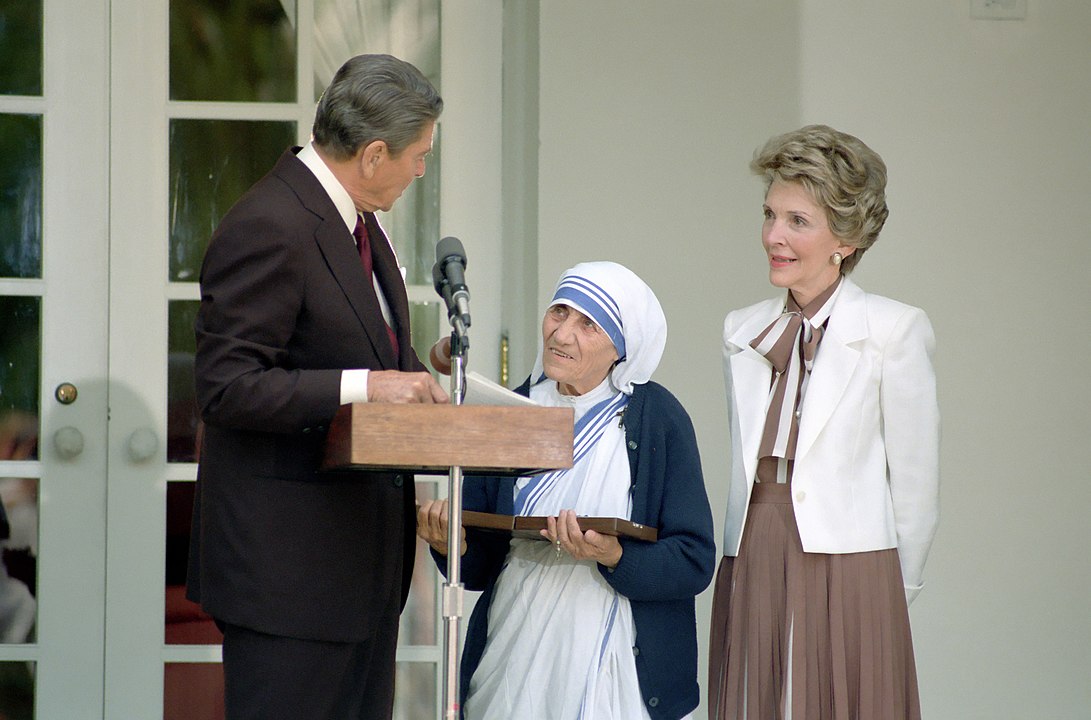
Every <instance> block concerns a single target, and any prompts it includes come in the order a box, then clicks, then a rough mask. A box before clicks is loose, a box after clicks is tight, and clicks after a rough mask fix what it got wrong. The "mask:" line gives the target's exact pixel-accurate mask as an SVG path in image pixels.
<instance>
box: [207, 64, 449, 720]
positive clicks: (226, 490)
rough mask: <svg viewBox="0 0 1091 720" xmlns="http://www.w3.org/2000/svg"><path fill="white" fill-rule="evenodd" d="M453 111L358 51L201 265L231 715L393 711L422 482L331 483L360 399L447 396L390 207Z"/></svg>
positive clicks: (212, 528)
mask: <svg viewBox="0 0 1091 720" xmlns="http://www.w3.org/2000/svg"><path fill="white" fill-rule="evenodd" d="M442 107H443V101H442V100H441V99H440V97H439V95H438V94H437V93H436V90H435V88H433V87H432V85H431V84H430V83H429V82H428V81H427V80H426V79H425V78H424V76H423V75H421V73H420V72H419V71H418V70H417V69H416V68H415V67H413V66H412V65H410V64H408V63H406V62H403V61H401V60H398V59H396V58H393V57H390V56H385V55H362V56H359V57H355V58H352V59H351V60H349V61H348V62H347V63H345V65H344V66H342V68H341V69H340V70H339V71H338V72H337V75H336V76H335V77H334V79H333V82H332V83H331V84H330V86H329V87H328V88H327V89H326V92H325V93H324V94H323V96H322V99H321V101H320V102H319V104H318V109H317V111H316V114H315V120H314V127H313V130H312V134H313V139H312V141H311V142H310V143H309V144H308V145H307V146H306V147H303V148H292V149H290V150H288V151H286V152H285V153H284V155H283V156H282V157H281V158H280V160H279V161H278V162H277V164H276V166H275V167H274V168H273V169H272V171H270V172H269V174H268V175H266V176H265V177H264V178H262V179H261V180H260V181H258V182H257V183H256V184H255V185H254V186H253V187H252V188H251V189H250V190H249V191H248V192H247V193H246V194H245V195H244V196H243V197H242V198H241V199H240V200H239V201H238V203H236V205H235V206H234V207H232V208H231V210H230V211H229V212H228V213H227V215H226V216H225V217H224V219H223V221H222V222H221V223H220V226H219V227H218V228H217V230H216V232H215V233H214V235H213V237H212V240H211V242H210V243H209V248H208V251H207V253H206V255H205V261H204V265H203V267H202V270H201V309H200V313H199V315H198V318H197V323H196V332H197V353H196V379H197V397H198V402H199V403H200V407H201V415H202V418H203V420H204V423H205V429H204V436H203V440H202V447H201V456H200V466H199V470H198V476H197V498H196V503H195V508H194V524H193V534H192V540H191V547H190V568H189V578H188V590H187V596H188V597H189V598H190V599H191V600H193V601H195V602H198V603H200V604H201V606H202V607H203V608H204V610H205V611H206V612H207V613H209V614H210V615H211V616H212V617H213V618H215V619H216V621H217V624H218V625H219V626H220V628H221V629H222V630H223V633H224V642H223V664H224V676H225V686H226V690H225V704H226V709H227V718H228V720H239V719H244V718H247V719H248V718H253V719H255V720H257V719H258V718H262V719H268V718H300V719H304V718H305V719H306V720H320V719H328V720H344V719H346V718H353V719H354V720H355V719H358V718H359V719H364V718H367V719H369V720H370V719H371V718H382V719H384V720H385V719H387V718H390V716H391V713H392V707H393V688H394V653H395V647H396V644H397V630H398V616H399V614H400V612H401V610H402V608H403V607H404V606H405V600H406V597H407V595H408V592H409V582H410V576H411V574H412V568H413V550H414V530H415V512H414V507H415V495H414V487H413V478H412V476H403V475H401V474H391V473H369V474H361V473H356V472H352V473H347V472H319V464H320V462H321V458H322V452H323V446H324V441H325V434H326V428H327V427H328V424H329V422H330V421H331V419H332V418H333V416H334V414H335V413H336V411H337V409H338V407H339V406H340V405H342V404H345V403H351V402H422V403H437V402H447V395H446V393H444V391H443V389H442V388H441V387H440V386H439V385H438V384H437V383H436V382H435V380H434V379H433V378H432V376H431V375H429V374H428V373H427V372H426V371H425V368H424V365H422V364H421V362H420V360H419V359H418V358H417V355H416V353H415V352H414V351H413V348H412V347H411V346H410V336H409V304H408V300H407V298H406V292H405V285H404V282H403V280H402V276H401V274H400V272H399V270H398V266H397V260H396V258H395V257H394V253H393V249H392V248H391V246H390V244H389V242H388V240H387V238H386V235H385V234H384V233H383V230H382V228H381V227H380V226H379V224H378V222H376V220H375V215H374V212H375V211H376V210H384V211H385V210H389V209H390V208H391V206H392V205H393V204H394V202H395V201H396V200H397V199H398V197H399V196H400V195H401V194H402V192H403V191H404V190H405V189H406V187H408V186H409V184H410V183H411V182H412V181H413V179H414V178H417V177H420V176H422V175H423V174H424V169H425V156H426V155H427V154H428V153H429V152H430V151H431V147H432V132H433V129H434V127H435V122H436V119H437V118H438V117H439V114H440V112H441V110H442Z"/></svg>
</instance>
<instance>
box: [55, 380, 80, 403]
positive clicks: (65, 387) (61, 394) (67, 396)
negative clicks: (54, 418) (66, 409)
mask: <svg viewBox="0 0 1091 720" xmlns="http://www.w3.org/2000/svg"><path fill="white" fill-rule="evenodd" d="M77 395H79V390H77V389H76V386H75V385H73V384H72V383H61V384H60V385H58V386H57V389H56V390H54V391H53V396H54V397H55V398H57V402H59V403H60V404H61V405H71V404H72V403H74V402H76V396H77Z"/></svg>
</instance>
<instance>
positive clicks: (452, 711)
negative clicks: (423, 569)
mask: <svg viewBox="0 0 1091 720" xmlns="http://www.w3.org/2000/svg"><path fill="white" fill-rule="evenodd" d="M451 324H452V326H453V327H454V331H453V332H452V333H451V403H452V404H453V405H461V404H462V397H463V395H464V394H465V391H466V388H465V378H466V375H465V362H466V351H467V350H468V349H469V346H470V342H469V339H468V338H467V337H466V327H465V326H464V325H463V324H462V321H461V319H460V318H459V317H458V316H457V315H453V316H452V318H451ZM461 549H462V468H461V467H455V466H452V467H451V471H450V475H449V477H448V482H447V582H446V583H444V585H443V625H444V637H443V650H444V668H443V670H444V685H443V717H444V718H445V720H459V717H460V714H461V712H460V711H461V705H460V702H459V668H458V646H459V639H460V633H459V619H460V618H461V617H462V599H463V587H462V577H461V563H462V553H461Z"/></svg>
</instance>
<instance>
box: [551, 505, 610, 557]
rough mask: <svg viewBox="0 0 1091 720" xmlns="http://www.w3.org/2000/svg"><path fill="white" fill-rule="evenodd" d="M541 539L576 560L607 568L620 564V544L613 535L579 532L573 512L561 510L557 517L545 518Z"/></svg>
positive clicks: (591, 531) (578, 525)
mask: <svg viewBox="0 0 1091 720" xmlns="http://www.w3.org/2000/svg"><path fill="white" fill-rule="evenodd" d="M541 534H542V537H544V538H546V539H547V540H549V541H550V542H552V543H553V544H554V546H556V547H557V548H558V549H559V550H562V551H564V552H566V553H568V554H569V555H571V556H572V557H574V558H575V559H577V560H594V561H595V562H597V563H599V564H600V565H605V566H606V567H608V568H612V567H617V564H618V563H619V562H621V553H622V548H621V543H620V542H618V539H617V538H616V537H614V536H613V535H603V534H602V533H597V532H595V531H594V530H588V531H587V532H583V531H582V530H580V523H579V520H578V519H577V518H576V511H575V510H561V514H560V515H558V516H557V517H547V518H546V529H545V530H542V533H541Z"/></svg>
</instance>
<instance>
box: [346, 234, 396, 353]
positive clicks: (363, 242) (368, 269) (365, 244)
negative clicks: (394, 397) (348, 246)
mask: <svg viewBox="0 0 1091 720" xmlns="http://www.w3.org/2000/svg"><path fill="white" fill-rule="evenodd" d="M352 234H353V236H354V237H355V238H356V245H357V247H358V248H359V249H360V264H361V265H363V267H364V277H365V278H367V282H368V287H370V288H372V290H374V288H375V263H374V260H373V259H372V256H371V255H372V253H371V241H370V240H369V239H368V232H367V225H365V224H364V219H363V218H362V217H360V216H359V215H357V216H356V229H355V230H353V231H352ZM380 284H381V283H380ZM383 292H386V288H383ZM376 300H378V297H376ZM383 325H384V326H385V327H386V334H387V336H388V337H389V338H390V346H391V347H392V348H393V349H394V358H395V359H397V358H398V334H397V333H396V332H394V328H392V327H390V324H389V323H387V322H386V321H385V318H384V321H383Z"/></svg>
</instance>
